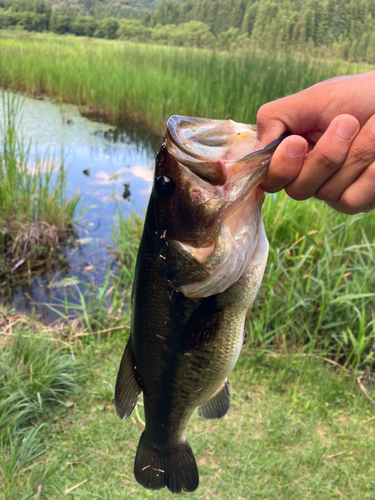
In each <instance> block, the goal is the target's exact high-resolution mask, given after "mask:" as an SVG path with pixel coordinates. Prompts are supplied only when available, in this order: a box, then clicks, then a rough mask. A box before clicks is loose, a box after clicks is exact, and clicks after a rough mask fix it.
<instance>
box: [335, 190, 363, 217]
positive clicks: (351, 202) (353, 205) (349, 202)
mask: <svg viewBox="0 0 375 500" xmlns="http://www.w3.org/2000/svg"><path fill="white" fill-rule="evenodd" d="M361 201H362V200H360V199H358V197H357V196H354V195H353V194H352V193H351V192H350V191H348V192H344V193H343V195H342V196H341V197H340V204H341V205H342V206H343V207H344V209H345V213H347V214H355V213H357V212H360V211H361V209H362V208H363V207H364V205H363V203H361Z"/></svg>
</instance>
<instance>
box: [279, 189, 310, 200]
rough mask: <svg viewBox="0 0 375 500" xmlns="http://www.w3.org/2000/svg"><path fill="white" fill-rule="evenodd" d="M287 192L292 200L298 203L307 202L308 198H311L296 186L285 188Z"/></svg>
mask: <svg viewBox="0 0 375 500" xmlns="http://www.w3.org/2000/svg"><path fill="white" fill-rule="evenodd" d="M285 192H286V194H287V195H288V196H289V197H290V198H292V199H293V200H296V201H302V200H307V198H310V195H306V192H304V190H303V189H301V188H298V187H295V186H287V187H286V188H285Z"/></svg>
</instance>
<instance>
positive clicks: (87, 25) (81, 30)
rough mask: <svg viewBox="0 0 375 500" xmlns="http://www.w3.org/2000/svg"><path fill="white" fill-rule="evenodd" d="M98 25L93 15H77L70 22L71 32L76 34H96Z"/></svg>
mask: <svg viewBox="0 0 375 500" xmlns="http://www.w3.org/2000/svg"><path fill="white" fill-rule="evenodd" d="M97 27H98V23H97V21H96V20H95V19H94V18H93V17H91V16H77V17H76V18H75V19H74V20H73V21H72V23H71V24H70V32H71V33H73V34H74V35H76V36H94V33H95V30H96V29H97Z"/></svg>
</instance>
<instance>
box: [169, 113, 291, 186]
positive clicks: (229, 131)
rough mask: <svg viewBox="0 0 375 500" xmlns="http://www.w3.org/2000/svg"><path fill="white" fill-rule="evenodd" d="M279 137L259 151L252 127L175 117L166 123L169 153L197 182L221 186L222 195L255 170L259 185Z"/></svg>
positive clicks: (229, 122) (241, 124) (234, 123)
mask: <svg viewBox="0 0 375 500" xmlns="http://www.w3.org/2000/svg"><path fill="white" fill-rule="evenodd" d="M283 138H284V136H281V137H280V138H279V139H278V140H277V141H274V142H273V143H271V144H269V145H268V146H266V147H265V148H264V149H261V150H259V149H258V147H259V141H258V139H257V127H256V126H255V125H246V124H243V123H236V122H234V121H233V120H209V119H205V118H191V117H187V116H178V115H174V116H172V117H171V118H169V120H168V123H167V147H168V152H169V154H170V155H171V156H172V157H173V158H175V159H176V160H177V161H178V162H180V163H181V164H183V165H185V166H186V167H188V168H189V169H190V170H191V171H192V172H194V173H195V174H196V175H198V176H199V177H200V178H201V179H203V180H205V181H207V182H209V183H210V184H212V185H214V186H224V190H225V192H227V191H228V190H231V189H232V187H233V183H235V182H236V181H239V180H241V179H243V178H245V177H248V176H253V175H254V173H255V169H256V170H257V171H258V175H257V176H256V177H257V181H258V184H259V182H260V181H259V180H258V179H259V178H260V177H262V176H264V175H265V172H266V169H267V166H268V164H269V160H270V159H271V156H272V154H273V152H274V151H275V149H276V147H277V146H278V145H279V143H280V142H281V140H282V139H283Z"/></svg>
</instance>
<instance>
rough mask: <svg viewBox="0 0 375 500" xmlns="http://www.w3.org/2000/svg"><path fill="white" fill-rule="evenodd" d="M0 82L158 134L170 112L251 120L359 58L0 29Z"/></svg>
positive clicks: (348, 69)
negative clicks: (226, 49)
mask: <svg viewBox="0 0 375 500" xmlns="http://www.w3.org/2000/svg"><path fill="white" fill-rule="evenodd" d="M0 37H1V38H0V51H1V59H0V85H1V86H3V87H6V88H10V89H13V90H17V91H24V92H27V93H29V94H32V95H41V94H42V95H45V96H47V97H51V98H54V99H57V100H59V101H62V102H71V103H75V104H78V105H79V106H80V107H81V109H82V110H83V111H84V112H85V113H86V114H89V115H94V116H96V117H102V119H103V120H106V121H109V122H112V123H118V122H124V121H129V120H130V121H136V122H139V123H141V124H143V125H144V126H146V127H147V128H148V129H149V130H152V131H153V132H156V133H158V134H160V135H161V134H163V132H164V127H165V122H166V119H167V118H168V117H169V116H171V115H173V114H182V115H187V116H203V117H210V118H229V117H230V118H232V119H234V120H236V121H239V122H244V123H255V118H256V112H257V110H258V108H259V107H260V106H261V105H262V104H263V103H265V102H267V101H270V100H273V99H276V98H277V97H281V96H283V95H285V94H289V93H293V92H296V91H298V90H300V89H302V88H305V87H307V86H309V85H312V84H314V83H316V82H318V81H320V80H324V79H326V78H329V77H333V76H337V75H338V74H353V73H358V72H361V71H362V72H363V71H365V70H366V69H368V68H369V67H368V66H366V65H363V64H362V65H353V64H347V63H344V62H343V61H322V60H313V59H311V58H307V57H304V56H303V55H297V56H296V55H292V54H284V53H270V52H267V53H265V52H260V51H256V50H252V51H249V52H238V53H226V52H211V51H205V50H198V49H185V48H176V47H163V46H152V45H142V44H135V43H130V42H120V41H108V40H98V39H83V38H82V37H79V38H75V37H73V36H66V37H61V36H56V35H52V34H43V35H41V34H27V33H22V34H21V33H17V34H14V33H11V32H9V33H6V32H3V31H2V32H1V33H0Z"/></svg>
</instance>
